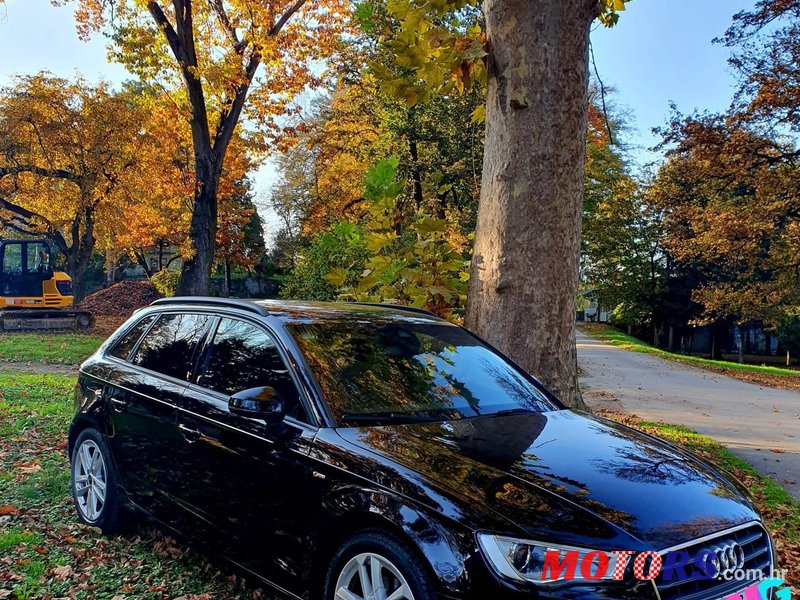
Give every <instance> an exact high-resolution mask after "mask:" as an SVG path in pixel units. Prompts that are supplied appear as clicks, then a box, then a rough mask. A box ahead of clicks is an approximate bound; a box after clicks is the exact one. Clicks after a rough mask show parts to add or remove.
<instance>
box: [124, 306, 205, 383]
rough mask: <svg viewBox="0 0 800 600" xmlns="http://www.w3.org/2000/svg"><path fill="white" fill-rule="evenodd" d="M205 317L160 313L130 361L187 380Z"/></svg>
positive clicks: (203, 329)
mask: <svg viewBox="0 0 800 600" xmlns="http://www.w3.org/2000/svg"><path fill="white" fill-rule="evenodd" d="M208 320H209V317H208V316H206V315H192V314H176V315H161V316H160V317H159V318H158V321H156V323H155V325H153V327H152V328H151V329H150V331H148V332H147V335H145V336H144V339H143V340H142V342H141V343H140V344H139V349H138V350H137V351H136V354H135V355H134V356H133V359H132V362H133V363H134V364H136V365H139V366H141V367H144V368H145V369H150V370H151V371H156V372H158V373H162V374H164V375H169V376H170V377H175V378H176V379H182V380H188V379H189V376H190V375H191V371H192V366H193V365H194V362H193V357H194V353H195V350H196V349H197V344H198V342H199V341H200V339H201V338H202V336H203V332H204V331H205V328H206V325H207V324H208Z"/></svg>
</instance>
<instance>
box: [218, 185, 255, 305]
mask: <svg viewBox="0 0 800 600" xmlns="http://www.w3.org/2000/svg"><path fill="white" fill-rule="evenodd" d="M220 192H224V193H221V194H220V208H221V210H220V223H219V228H218V230H217V254H216V256H217V262H218V263H219V265H220V266H221V267H222V272H223V277H224V281H225V290H224V291H225V295H227V296H230V295H231V294H232V293H233V286H232V277H233V271H234V270H235V269H240V270H243V271H248V272H249V271H252V269H253V268H254V267H255V266H256V265H257V264H258V262H259V261H260V260H261V259H262V258H263V257H264V254H266V246H265V243H264V227H263V224H262V222H261V217H260V216H259V214H258V210H257V208H256V205H255V203H254V200H253V198H254V194H253V190H252V184H251V182H250V181H249V180H247V179H238V180H236V181H232V182H231V185H230V189H229V190H223V189H220Z"/></svg>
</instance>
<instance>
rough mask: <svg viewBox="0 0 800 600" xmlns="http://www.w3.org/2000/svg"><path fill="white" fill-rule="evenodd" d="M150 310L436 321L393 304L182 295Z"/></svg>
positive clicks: (420, 311) (422, 312) (314, 319)
mask: <svg viewBox="0 0 800 600" xmlns="http://www.w3.org/2000/svg"><path fill="white" fill-rule="evenodd" d="M151 306H154V307H164V308H167V307H170V308H175V307H178V306H180V307H181V308H190V307H192V308H212V309H213V308H219V309H226V308H227V309H235V310H239V311H245V312H249V313H254V314H257V315H259V316H262V317H271V318H275V319H278V320H281V321H285V322H317V321H339V320H342V321H348V320H364V319H365V320H370V319H376V320H384V319H400V320H425V321H440V320H441V319H440V318H439V317H437V316H436V315H434V314H433V313H431V312H428V311H426V310H423V309H420V308H413V307H406V306H399V305H395V304H369V303H361V302H311V301H302V300H242V299H238V298H215V297H209V296H184V297H180V296H179V297H174V298H162V299H160V300H156V301H155V302H153V304H152V305H151Z"/></svg>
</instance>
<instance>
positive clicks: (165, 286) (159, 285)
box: [150, 269, 181, 298]
mask: <svg viewBox="0 0 800 600" xmlns="http://www.w3.org/2000/svg"><path fill="white" fill-rule="evenodd" d="M180 278H181V272H180V271H177V270H172V269H162V270H160V271H159V272H158V273H156V274H155V275H153V276H152V277H151V278H150V283H152V284H153V285H154V286H155V288H156V289H157V290H158V293H159V294H161V295H162V296H164V297H165V298H169V297H171V296H174V295H175V294H177V293H178V282H179V281H180Z"/></svg>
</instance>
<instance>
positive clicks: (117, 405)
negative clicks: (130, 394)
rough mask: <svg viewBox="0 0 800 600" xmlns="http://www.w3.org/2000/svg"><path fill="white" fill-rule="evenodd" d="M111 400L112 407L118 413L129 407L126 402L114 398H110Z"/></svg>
mask: <svg viewBox="0 0 800 600" xmlns="http://www.w3.org/2000/svg"><path fill="white" fill-rule="evenodd" d="M109 400H110V401H111V407H112V408H113V409H114V410H115V411H117V412H122V411H123V410H125V408H126V407H127V406H128V403H127V402H125V400H121V399H120V398H114V396H111V397H109Z"/></svg>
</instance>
